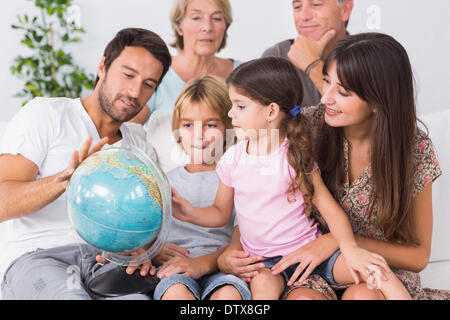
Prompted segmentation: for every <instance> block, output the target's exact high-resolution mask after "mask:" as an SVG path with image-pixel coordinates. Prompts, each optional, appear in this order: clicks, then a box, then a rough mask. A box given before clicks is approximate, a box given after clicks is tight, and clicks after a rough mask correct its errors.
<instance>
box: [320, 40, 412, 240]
mask: <svg viewBox="0 0 450 320" xmlns="http://www.w3.org/2000/svg"><path fill="white" fill-rule="evenodd" d="M333 62H336V66H337V75H338V78H339V80H340V81H341V83H342V85H343V86H344V87H345V89H346V90H348V91H350V92H353V93H355V94H356V95H357V96H358V97H360V98H361V99H363V100H364V101H366V102H367V103H368V104H369V106H371V107H375V108H376V112H375V114H374V118H373V122H372V128H371V130H372V132H371V136H372V141H371V153H370V157H371V161H370V166H371V171H372V175H373V178H374V185H373V187H374V188H373V193H372V199H371V200H372V201H371V203H372V204H373V207H372V208H369V210H374V209H376V211H377V223H378V226H379V227H381V228H382V229H383V230H384V233H385V236H386V237H387V239H389V240H391V241H396V242H399V243H408V244H418V240H417V237H416V235H415V233H414V219H413V215H412V214H411V204H412V197H413V191H414V189H413V177H414V160H413V152H414V145H413V143H414V137H415V135H416V130H417V116H416V107H415V96H414V79H413V73H412V70H411V64H410V61H409V58H408V54H407V53H406V51H405V49H404V48H403V47H402V46H401V45H400V43H398V42H397V41H396V40H395V39H393V38H392V37H390V36H388V35H384V34H379V33H363V34H357V35H353V36H348V37H346V38H344V39H343V40H341V41H339V42H338V43H337V45H336V46H335V47H334V48H333V50H332V52H331V53H330V55H329V56H328V57H327V60H326V61H325V65H324V68H323V71H324V74H327V70H328V67H329V66H330V65H331V64H332V63H333ZM342 139H343V131H342V128H333V127H330V126H328V125H327V124H325V125H324V127H323V129H322V131H321V133H320V135H319V144H318V146H319V148H318V162H319V167H320V169H321V170H322V176H323V178H324V181H325V183H326V184H327V186H328V188H329V189H330V191H331V192H332V193H333V194H334V196H335V197H336V198H337V197H338V196H339V194H340V193H341V192H342V186H343V184H344V174H345V173H344V168H343V163H344V155H343V150H342V145H343V141H342Z"/></svg>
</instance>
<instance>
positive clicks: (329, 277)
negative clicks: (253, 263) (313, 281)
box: [262, 250, 341, 285]
mask: <svg viewBox="0 0 450 320" xmlns="http://www.w3.org/2000/svg"><path fill="white" fill-rule="evenodd" d="M340 254H341V250H337V251H336V252H335V253H333V254H332V255H331V257H329V258H328V259H327V260H325V261H324V262H322V263H321V264H319V265H318V266H317V267H316V268H315V269H314V270H313V272H311V274H318V275H319V276H321V277H322V278H323V279H324V280H325V281H326V282H328V284H330V285H339V284H338V283H336V282H335V281H334V277H333V267H334V264H335V263H336V259H337V258H338V257H339V255H340ZM282 258H283V257H282V256H277V257H273V258H267V259H265V260H263V261H262V263H264V265H265V266H266V268H268V269H270V268H272V267H273V266H274V265H275V264H277V263H278V261H280V260H281V259H282ZM298 265H299V263H296V264H293V265H291V266H289V267H288V268H286V269H285V270H284V271H283V272H281V274H282V275H283V277H284V280H285V281H286V282H288V280H289V279H290V278H291V277H292V275H293V274H294V272H295V269H297V267H298ZM305 270H306V268H305ZM305 270H303V272H302V273H301V274H300V275H299V276H298V278H300V277H301V275H302V274H303V273H304V272H305ZM298 278H297V279H296V280H298Z"/></svg>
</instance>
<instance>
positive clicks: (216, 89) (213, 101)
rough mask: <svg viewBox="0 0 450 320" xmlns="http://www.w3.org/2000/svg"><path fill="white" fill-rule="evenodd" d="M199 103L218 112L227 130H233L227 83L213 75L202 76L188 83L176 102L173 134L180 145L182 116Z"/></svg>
mask: <svg viewBox="0 0 450 320" xmlns="http://www.w3.org/2000/svg"><path fill="white" fill-rule="evenodd" d="M197 103H201V104H204V105H205V106H207V107H208V108H209V109H210V110H212V111H214V112H216V113H217V114H218V115H219V118H220V120H221V121H222V123H223V125H224V126H225V129H232V128H233V127H232V125H231V119H230V118H229V117H228V112H229V111H230V109H231V104H232V103H231V100H230V97H229V96H228V89H227V86H226V84H225V82H224V81H222V80H221V79H220V78H218V77H215V76H212V75H206V76H202V77H200V78H195V79H191V80H190V81H188V82H187V83H186V85H185V86H184V88H183V90H182V91H181V93H180V95H179V96H178V98H177V100H176V102H175V108H174V110H173V117H172V132H173V133H174V135H175V140H176V141H177V143H180V139H179V136H177V135H178V134H177V133H178V129H179V127H180V115H181V113H182V112H183V111H184V110H186V109H187V108H189V107H190V106H192V105H193V104H197ZM227 131H228V132H229V131H232V130H227ZM223 138H224V142H227V144H229V143H230V139H227V137H223ZM231 140H232V139H231Z"/></svg>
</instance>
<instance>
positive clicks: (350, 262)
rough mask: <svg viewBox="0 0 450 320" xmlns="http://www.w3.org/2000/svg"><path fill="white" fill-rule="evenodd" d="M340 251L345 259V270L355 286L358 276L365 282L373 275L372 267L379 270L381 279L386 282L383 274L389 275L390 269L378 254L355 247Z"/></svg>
mask: <svg viewBox="0 0 450 320" xmlns="http://www.w3.org/2000/svg"><path fill="white" fill-rule="evenodd" d="M341 250H342V255H343V256H344V258H345V263H346V265H347V268H348V270H349V271H350V274H351V276H352V278H353V280H354V281H355V283H356V284H359V282H360V276H361V277H362V280H363V281H367V279H368V278H369V277H370V276H371V275H372V274H373V273H374V271H373V269H374V268H373V266H374V265H375V266H377V267H379V268H380V271H381V279H382V280H384V281H387V280H388V278H387V276H386V274H385V273H384V272H386V273H390V272H391V269H390V268H389V265H388V264H387V262H386V260H385V259H384V258H383V257H382V256H380V255H379V254H376V253H373V252H370V251H367V250H366V249H363V248H361V247H358V246H356V245H355V246H353V247H349V248H345V249H341ZM383 271H384V272H383Z"/></svg>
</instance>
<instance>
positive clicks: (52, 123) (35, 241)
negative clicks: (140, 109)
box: [0, 98, 157, 282]
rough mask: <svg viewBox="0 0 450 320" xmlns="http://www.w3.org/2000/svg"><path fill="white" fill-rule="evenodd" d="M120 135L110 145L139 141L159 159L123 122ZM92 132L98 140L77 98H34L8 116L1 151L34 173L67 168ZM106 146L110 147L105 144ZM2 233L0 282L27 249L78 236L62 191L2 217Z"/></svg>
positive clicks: (48, 173)
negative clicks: (36, 206) (18, 214)
mask: <svg viewBox="0 0 450 320" xmlns="http://www.w3.org/2000/svg"><path fill="white" fill-rule="evenodd" d="M120 131H121V133H122V139H121V140H120V141H118V142H116V143H115V144H113V145H112V146H114V147H130V146H134V147H138V148H140V149H141V150H142V151H144V152H145V153H146V154H147V155H149V156H150V157H151V158H152V159H153V160H155V161H157V158H156V153H155V152H154V150H153V147H152V146H151V145H150V144H148V143H147V142H146V141H145V140H142V138H140V137H139V136H138V135H136V134H135V133H133V131H132V130H130V129H129V128H128V127H127V126H121V127H120ZM89 136H92V138H93V142H92V145H95V144H96V143H97V142H98V141H99V140H100V137H99V134H98V132H97V128H96V127H95V124H94V122H93V121H92V119H91V118H90V116H89V115H88V113H87V112H86V110H85V109H84V107H83V105H82V104H81V101H80V99H69V98H35V99H33V100H32V101H30V102H29V103H28V104H27V105H25V106H24V107H23V108H22V109H21V110H20V111H19V112H18V113H17V114H16V115H15V116H14V117H13V119H12V120H11V121H10V122H9V124H8V127H7V129H6V131H5V134H4V136H3V142H2V147H1V150H0V154H12V155H18V154H21V155H22V156H24V157H26V158H27V159H29V160H31V161H33V162H34V163H35V164H36V165H37V166H38V167H39V171H38V174H37V177H36V179H40V178H45V177H48V176H52V175H55V174H57V173H58V172H61V171H62V170H64V169H66V168H67V166H68V165H69V162H70V159H71V157H72V154H73V152H74V151H75V150H79V149H80V148H81V146H82V145H83V143H84V142H85V141H86V139H87V138H88V137H89ZM105 147H111V145H106V146H105ZM2 224H6V225H3V226H2V230H5V232H6V234H3V235H2V236H1V239H0V250H1V251H0V252H1V254H0V282H1V281H2V279H3V277H2V274H3V273H4V272H5V271H6V269H7V267H8V266H9V264H10V263H11V262H12V261H13V260H14V259H16V258H18V257H20V256H21V255H23V254H24V253H26V252H31V251H34V250H36V249H37V248H42V249H48V248H53V247H57V246H62V245H67V244H71V243H78V242H82V241H83V240H81V238H79V237H78V235H77V234H76V232H75V231H74V229H73V227H72V224H71V222H70V220H69V217H68V215H67V210H66V196H65V193H63V194H62V195H61V196H60V197H58V198H57V199H56V200H55V201H53V202H51V203H50V204H48V205H47V206H45V207H44V208H42V209H41V210H38V211H36V212H34V213H32V214H30V215H27V216H25V217H22V218H16V219H11V220H8V221H5V222H3V223H2Z"/></svg>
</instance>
